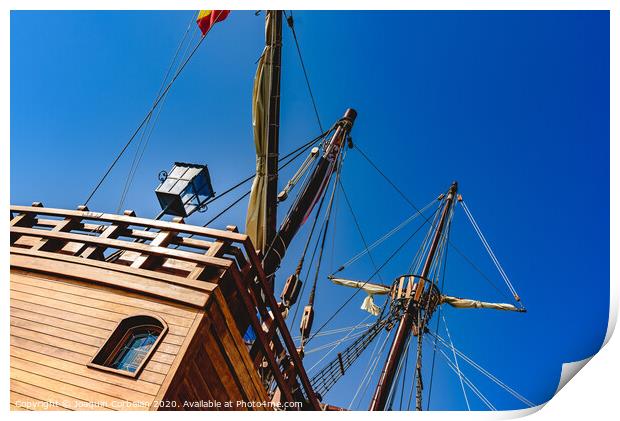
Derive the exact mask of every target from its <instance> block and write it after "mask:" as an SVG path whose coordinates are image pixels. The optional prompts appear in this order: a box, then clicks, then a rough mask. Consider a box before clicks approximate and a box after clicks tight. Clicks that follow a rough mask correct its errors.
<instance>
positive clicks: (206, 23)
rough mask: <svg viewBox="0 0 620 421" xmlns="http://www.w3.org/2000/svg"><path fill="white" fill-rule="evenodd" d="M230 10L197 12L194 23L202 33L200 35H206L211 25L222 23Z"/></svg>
mask: <svg viewBox="0 0 620 421" xmlns="http://www.w3.org/2000/svg"><path fill="white" fill-rule="evenodd" d="M229 13H230V10H201V11H199V12H198V18H197V19H196V23H197V24H198V27H199V28H200V30H201V31H202V35H203V36H204V35H206V33H207V32H209V30H210V29H211V27H212V26H213V25H215V24H216V23H218V22H221V21H223V20H224V19H226V18H227V17H228V14H229Z"/></svg>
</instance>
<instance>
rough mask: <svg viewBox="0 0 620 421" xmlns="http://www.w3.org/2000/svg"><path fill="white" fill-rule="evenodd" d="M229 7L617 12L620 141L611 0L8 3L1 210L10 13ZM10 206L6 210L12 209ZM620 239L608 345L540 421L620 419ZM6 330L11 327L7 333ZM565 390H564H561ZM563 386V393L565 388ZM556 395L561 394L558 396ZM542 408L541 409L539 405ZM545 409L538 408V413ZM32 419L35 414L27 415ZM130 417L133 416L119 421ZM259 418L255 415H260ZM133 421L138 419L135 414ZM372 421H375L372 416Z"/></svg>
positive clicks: (613, 252)
mask: <svg viewBox="0 0 620 421" xmlns="http://www.w3.org/2000/svg"><path fill="white" fill-rule="evenodd" d="M231 3H234V7H232V8H233V9H250V10H254V9H266V8H270V9H274V8H278V9H291V8H292V9H306V10H328V9H332V10H333V9H349V8H356V9H365V10H372V9H378V8H380V9H413V10H442V9H444V10H446V9H448V10H486V9H493V10H523V9H525V10H611V11H612V12H611V48H610V54H611V57H610V59H611V70H610V76H611V80H610V82H611V103H610V116H611V119H610V123H611V127H610V129H611V131H610V135H611V139H617V138H618V127H617V121H616V120H615V117H616V116H617V109H618V102H617V101H618V85H617V83H616V79H615V77H614V76H613V75H617V74H618V71H619V68H618V53H617V46H618V45H617V44H618V43H617V41H616V40H618V39H619V36H620V34H619V33H618V32H619V31H618V29H617V28H618V23H619V22H618V21H619V19H618V15H617V13H616V12H617V11H616V10H613V9H614V8H613V6H614V5H615V3H614V2H612V1H598V0H591V1H576V0H563V1H560V0H555V1H553V0H521V1H512V0H500V1H497V0H495V1H489V0H486V1H480V0H478V1H458V0H451V1H447V0H444V1H441V0H438V1H432V2H430V1H419V0H411V1H407V2H404V1H394V0H383V1H381V2H377V1H374V2H370V1H368V0H357V1H351V0H350V1H338V2H336V1H329V2H328V1H325V0H315V1H295V2H290V1H289V2H283V1H261V2H257V1H235V2H223V1H208V2H206V1H185V0H178V1H175V2H171V1H161V0H149V1H146V0H139V1H127V0H125V1H119V0H108V1H89V2H83V1H75V0H72V1H68V0H61V1H55V2H53V4H52V2H50V1H44V0H31V1H28V0H24V1H16V0H5V1H4V2H3V3H2V5H3V12H4V13H2V15H1V18H0V32H1V34H2V35H1V41H0V45H1V46H2V58H1V60H2V66H1V67H0V72H2V80H3V87H4V89H2V92H3V94H4V95H3V101H2V102H0V104H1V105H0V130H1V131H2V133H3V134H4V136H3V140H2V145H3V147H4V150H3V153H1V154H0V163H1V164H2V181H1V182H2V191H3V192H5V194H2V195H1V198H0V201H1V203H2V206H6V207H8V205H9V194H8V192H9V165H10V162H9V156H10V155H9V139H10V124H9V122H10V119H9V104H10V78H9V69H10V67H9V47H10V40H9V37H10V13H9V10H12V9H15V10H34V9H38V10H51V9H78V10H105V9H112V10H133V9H161V10H171V9H201V8H202V9H204V8H207V7H209V8H214V9H222V8H231ZM36 30H44V28H33V31H36ZM610 154H611V155H610V160H611V162H610V163H611V174H610V175H611V190H612V191H613V186H614V185H616V181H617V180H618V170H617V169H616V168H615V167H614V165H613V164H614V163H617V162H618V160H617V157H618V155H617V154H618V147H617V145H616V143H614V142H611V145H610ZM610 197H611V208H610V212H611V213H610V214H611V215H618V210H619V206H618V199H617V197H616V196H614V195H611V191H610ZM6 207H4V209H6ZM1 230H2V234H3V238H4V239H3V240H2V242H1V244H0V247H2V250H1V251H0V259H1V262H2V265H3V266H2V267H3V268H4V270H5V271H4V274H5V277H4V279H3V280H4V281H5V285H8V282H7V281H8V279H7V278H8V256H9V252H8V241H7V239H8V224H3V225H2V228H1ZM617 234H618V224H617V223H616V222H615V220H614V219H613V218H612V219H611V243H610V257H611V279H610V297H611V302H610V318H609V325H608V329H607V334H606V337H605V347H604V349H602V350H601V351H600V352H599V353H598V354H597V355H596V356H594V357H593V358H592V359H591V361H590V360H589V359H588V361H590V362H589V363H588V369H587V370H584V371H583V372H582V373H580V375H579V380H578V381H573V382H570V383H569V384H568V385H566V387H564V388H563V389H562V392H561V393H559V394H558V396H556V397H554V398H553V399H552V400H551V401H550V402H549V403H548V404H547V405H546V406H547V407H546V408H545V410H543V411H540V412H538V413H537V414H536V415H535V417H536V418H537V419H554V420H555V419H558V418H565V417H568V418H573V417H588V418H590V419H592V418H595V419H599V418H602V419H607V418H611V417H610V415H611V414H614V416H617V415H616V413H617V410H618V407H619V405H618V403H617V399H618V397H617V390H618V389H617V388H618V386H617V382H616V376H617V373H618V372H620V370H619V367H620V364H619V363H618V355H619V354H620V353H619V349H620V346H619V345H618V340H617V339H615V340H612V341H611V342H610V339H611V337H612V333H613V330H614V328H615V324H616V320H617V313H618V296H619V294H618V292H619V291H618V278H619V276H618V275H619V273H618V264H617V262H616V261H615V259H614V257H616V256H618V253H617V252H618V243H617V238H618V237H617ZM2 296H3V299H4V303H5V306H4V311H2V316H1V317H2V323H3V326H5V327H6V326H8V323H9V320H8V319H9V318H8V308H9V306H8V298H9V297H8V291H7V288H5V289H3V290H2ZM7 330H8V329H7ZM7 330H5V331H4V332H5V334H4V335H3V337H2V343H3V345H5V346H4V347H2V349H4V350H7V349H8V346H6V345H8V343H7V342H8V335H7ZM583 365H585V362H583V361H582V362H576V363H569V364H566V365H565V367H564V369H563V373H562V382H561V384H562V385H564V384H566V381H567V379H569V378H570V377H572V375H574V374H575V373H576V372H577V371H579V369H580V368H581V367H583ZM8 366H9V361H8V353H6V352H5V353H3V354H2V364H1V367H0V370H1V373H0V376H1V378H2V382H3V384H5V385H6V386H5V389H4V392H5V393H3V395H2V396H3V400H2V402H1V404H2V405H3V408H4V410H8V386H9V385H8V383H9V373H8V371H9V370H8ZM560 388H561V387H560ZM560 388H559V389H560ZM559 389H558V391H559ZM541 407H542V406H541ZM538 409H540V407H538V408H536V409H535V410H538ZM535 410H524V411H508V412H501V413H488V412H487V413H482V412H477V413H469V414H468V413H463V412H459V413H444V412H432V413H421V414H417V413H416V414H415V416H416V417H417V416H422V417H425V418H437V417H439V418H445V417H450V418H451V417H456V416H458V417H459V418H463V417H464V418H471V417H475V418H476V419H480V418H489V419H491V418H492V419H504V418H514V417H519V416H524V415H527V414H530V413H532V412H535ZM22 415H23V414H22V413H15V412H12V413H11V416H16V417H18V416H22ZM28 415H30V414H28ZM239 415H240V414H239V413H233V414H230V413H219V414H218V415H217V416H218V418H219V419H228V418H229V417H231V416H232V417H238V416H239ZM412 415H413V414H410V413H404V412H403V413H390V415H389V416H390V417H397V418H400V417H405V416H406V417H411V416H412ZM39 416H48V417H55V416H58V414H57V413H56V414H54V415H51V414H50V415H41V413H39ZM91 416H92V417H95V418H98V417H102V415H100V414H99V413H91V414H89V417H91ZM121 416H127V415H121ZM142 416H144V417H146V415H144V414H142V415H140V417H142ZM153 416H167V415H164V414H153V415H149V416H148V417H149V418H150V417H153ZM183 416H184V417H204V416H206V414H204V413H192V414H184V415H183ZM254 416H256V414H255V415H254ZM284 416H286V417H289V416H291V414H284V413H280V414H270V417H284ZM311 416H313V415H312V414H301V415H299V414H296V415H295V417H301V418H306V417H311ZM331 416H343V417H351V416H354V417H355V418H356V419H359V418H360V417H362V418H366V417H373V418H375V417H377V416H382V415H378V414H371V413H368V412H355V413H348V414H345V413H339V414H332V415H331ZM132 418H135V416H134V415H132ZM369 419H370V418H369Z"/></svg>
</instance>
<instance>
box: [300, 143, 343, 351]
mask: <svg viewBox="0 0 620 421" xmlns="http://www.w3.org/2000/svg"><path fill="white" fill-rule="evenodd" d="M343 162H344V154H341V155H340V161H339V162H338V164H337V165H338V167H337V168H336V178H335V179H334V186H333V189H332V194H331V197H330V198H329V202H328V204H327V209H326V210H325V224H324V228H323V238H322V240H321V247H320V248H319V258H318V261H317V264H316V272H315V274H314V281H313V283H312V289H311V290H310V295H309V297H308V305H309V306H314V297H315V294H316V285H317V282H318V280H319V271H320V269H321V262H322V261H323V251H324V250H325V240H326V238H327V231H328V229H329V222H330V221H331V213H332V207H333V205H334V198H335V197H336V193H337V191H338V181H339V180H340V175H341V173H342V164H343ZM301 346H302V348H303V346H304V343H303V341H302V343H301Z"/></svg>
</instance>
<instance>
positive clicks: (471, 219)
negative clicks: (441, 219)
mask: <svg viewBox="0 0 620 421" xmlns="http://www.w3.org/2000/svg"><path fill="white" fill-rule="evenodd" d="M460 202H461V207H462V208H463V210H464V211H465V214H466V215H467V219H469V222H471V225H472V226H473V227H474V230H475V231H476V234H478V237H479V238H480V241H482V244H483V245H484V248H485V249H486V251H487V253H489V256H490V257H491V260H493V263H494V264H495V267H496V268H497V270H498V271H499V273H500V275H501V276H502V278H503V279H504V282H506V286H508V289H509V290H510V292H511V293H512V295H513V296H514V298H515V300H517V302H520V301H521V298H519V294H517V291H516V290H515V289H514V287H513V285H512V282H510V279H508V275H506V272H504V268H503V267H502V265H501V264H500V263H499V260H498V259H497V257H495V253H493V250H492V249H491V246H490V245H489V243H488V241H487V239H486V238H485V237H484V234H482V230H481V229H480V227H479V226H478V223H477V222H476V220H475V219H474V216H473V215H472V214H471V212H470V211H469V208H468V207H467V205H466V204H465V201H463V200H461V201H460Z"/></svg>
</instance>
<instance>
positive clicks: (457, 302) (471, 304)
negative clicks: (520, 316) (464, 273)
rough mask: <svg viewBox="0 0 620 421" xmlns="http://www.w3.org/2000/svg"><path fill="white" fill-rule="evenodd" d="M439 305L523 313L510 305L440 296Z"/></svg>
mask: <svg viewBox="0 0 620 421" xmlns="http://www.w3.org/2000/svg"><path fill="white" fill-rule="evenodd" d="M440 303H441V304H444V303H445V304H449V305H451V306H452V307H456V308H490V309H493V310H504V311H518V312H523V311H525V310H523V309H520V308H517V307H515V306H513V305H512V304H506V303H487V302H484V301H478V300H470V299H467V298H458V297H450V296H449V295H442V296H441V302H440Z"/></svg>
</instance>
